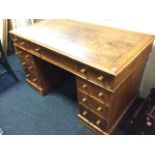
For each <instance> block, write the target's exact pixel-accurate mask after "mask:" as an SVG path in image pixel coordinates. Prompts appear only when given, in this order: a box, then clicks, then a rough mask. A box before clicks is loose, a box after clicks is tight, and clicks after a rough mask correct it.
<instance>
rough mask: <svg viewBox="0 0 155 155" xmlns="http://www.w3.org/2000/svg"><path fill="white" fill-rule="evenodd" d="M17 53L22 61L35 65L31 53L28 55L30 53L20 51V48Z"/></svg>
mask: <svg viewBox="0 0 155 155" xmlns="http://www.w3.org/2000/svg"><path fill="white" fill-rule="evenodd" d="M16 52H17V54H18V55H19V57H20V58H21V59H23V60H25V61H28V62H32V63H33V61H34V60H33V56H32V55H31V54H30V53H28V52H26V51H25V50H23V49H20V48H18V47H16Z"/></svg>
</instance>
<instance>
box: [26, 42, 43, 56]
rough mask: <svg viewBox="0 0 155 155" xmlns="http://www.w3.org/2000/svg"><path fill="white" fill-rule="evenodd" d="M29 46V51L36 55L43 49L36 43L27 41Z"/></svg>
mask: <svg viewBox="0 0 155 155" xmlns="http://www.w3.org/2000/svg"><path fill="white" fill-rule="evenodd" d="M29 47H30V49H29V50H30V53H32V54H34V55H36V56H40V51H43V50H44V48H43V47H41V46H39V45H37V44H34V43H32V42H29Z"/></svg>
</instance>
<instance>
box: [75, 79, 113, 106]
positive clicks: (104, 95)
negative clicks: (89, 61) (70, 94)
mask: <svg viewBox="0 0 155 155" xmlns="http://www.w3.org/2000/svg"><path fill="white" fill-rule="evenodd" d="M77 88H78V90H82V91H83V92H85V93H87V94H89V95H90V96H93V97H94V98H96V99H97V100H100V101H101V102H103V103H105V104H107V105H110V93H109V92H108V91H106V90H104V89H103V88H101V87H99V86H96V85H94V84H92V83H90V82H88V81H86V80H84V79H82V78H77Z"/></svg>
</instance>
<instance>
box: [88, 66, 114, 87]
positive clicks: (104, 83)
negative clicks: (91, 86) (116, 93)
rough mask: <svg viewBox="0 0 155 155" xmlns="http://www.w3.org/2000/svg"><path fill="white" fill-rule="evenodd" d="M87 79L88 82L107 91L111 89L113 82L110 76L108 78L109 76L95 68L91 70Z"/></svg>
mask: <svg viewBox="0 0 155 155" xmlns="http://www.w3.org/2000/svg"><path fill="white" fill-rule="evenodd" d="M87 77H88V80H90V81H93V82H94V83H95V84H97V85H99V86H101V87H104V88H107V89H111V83H112V81H111V78H110V76H109V77H108V75H107V74H105V73H103V72H101V71H99V70H96V69H94V68H89V70H88V74H87Z"/></svg>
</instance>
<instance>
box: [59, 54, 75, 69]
mask: <svg viewBox="0 0 155 155" xmlns="http://www.w3.org/2000/svg"><path fill="white" fill-rule="evenodd" d="M61 63H62V65H64V66H65V67H66V68H67V69H68V70H71V71H75V70H76V62H75V61H74V60H72V59H70V58H68V57H65V56H62V57H61Z"/></svg>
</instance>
